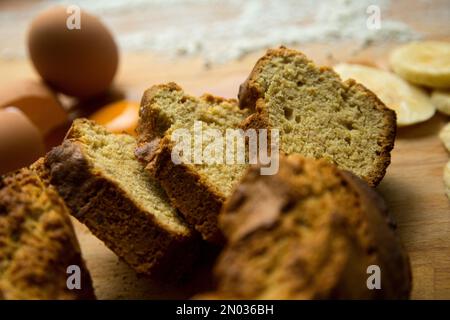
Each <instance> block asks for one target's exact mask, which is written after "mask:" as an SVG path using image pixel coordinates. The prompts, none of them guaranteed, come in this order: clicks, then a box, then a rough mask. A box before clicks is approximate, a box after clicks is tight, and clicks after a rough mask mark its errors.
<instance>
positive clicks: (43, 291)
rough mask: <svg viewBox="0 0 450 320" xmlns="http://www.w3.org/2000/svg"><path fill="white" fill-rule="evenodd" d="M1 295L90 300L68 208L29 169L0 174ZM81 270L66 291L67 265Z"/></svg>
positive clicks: (91, 292) (91, 295)
mask: <svg viewBox="0 0 450 320" xmlns="http://www.w3.org/2000/svg"><path fill="white" fill-rule="evenodd" d="M0 243H2V246H1V248H0V260H1V261H2V267H1V268H0V299H27V300H28V299H40V300H41V299H52V300H53V299H70V300H72V299H75V300H84V299H95V295H94V289H93V287H92V280H91V277H90V274H89V271H88V270H87V268H86V265H85V262H84V260H83V258H82V257H81V252H80V247H79V244H78V240H77V238H76V236H75V232H74V229H73V226H72V223H71V221H70V218H69V214H68V210H67V208H66V206H65V205H64V203H63V201H62V199H61V198H60V197H59V196H58V194H57V193H56V191H55V190H53V189H52V188H51V187H46V186H45V185H44V183H43V182H42V181H41V180H40V178H39V177H38V176H37V175H36V174H35V173H34V172H33V171H32V170H29V169H21V170H19V171H17V172H16V173H15V174H10V175H8V176H4V177H2V178H1V177H0ZM71 265H76V266H78V267H79V268H80V271H81V274H80V276H81V281H80V284H81V289H74V290H69V289H68V287H67V284H66V281H67V279H68V277H69V276H70V274H68V273H67V268H68V267H69V266H71Z"/></svg>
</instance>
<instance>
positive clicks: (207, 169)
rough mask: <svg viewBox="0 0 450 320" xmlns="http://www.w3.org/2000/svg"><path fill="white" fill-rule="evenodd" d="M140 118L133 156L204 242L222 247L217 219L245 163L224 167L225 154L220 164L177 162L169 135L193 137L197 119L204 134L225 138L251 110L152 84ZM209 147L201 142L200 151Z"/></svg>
mask: <svg viewBox="0 0 450 320" xmlns="http://www.w3.org/2000/svg"><path fill="white" fill-rule="evenodd" d="M139 114H140V120H139V125H138V128H137V132H138V135H139V148H138V149H137V150H136V155H137V157H138V158H140V159H141V160H142V161H144V163H146V164H147V169H148V170H149V171H150V172H151V173H152V174H153V175H154V176H155V177H156V179H157V180H158V181H159V182H160V183H161V186H162V187H163V188H164V190H165V191H166V193H167V195H168V196H169V197H170V198H171V200H172V203H173V204H174V206H175V207H177V208H178V209H179V210H180V212H181V213H182V214H183V216H184V217H185V218H186V220H187V221H188V222H189V224H191V225H192V226H194V227H195V229H197V230H198V231H199V232H200V233H201V234H202V236H203V238H204V239H206V240H207V241H209V242H212V243H221V242H222V240H223V239H222V235H221V232H220V231H219V230H218V228H217V215H218V213H219V212H220V209H221V207H222V203H223V201H224V200H225V198H226V197H227V196H228V195H229V194H230V192H231V189H232V187H233V185H234V183H235V182H236V181H238V179H239V178H240V177H241V175H242V174H243V172H244V170H245V168H246V165H243V164H234V165H231V164H225V159H224V156H225V155H223V157H222V160H223V161H222V162H221V163H210V164H208V163H205V162H206V161H204V162H203V163H197V164H195V163H194V162H195V161H194V160H193V159H188V160H191V162H192V163H186V162H184V163H179V164H175V163H174V162H173V161H172V157H171V155H172V150H173V148H174V145H175V142H174V139H172V133H173V132H174V131H175V130H177V129H185V130H188V132H189V133H191V134H194V123H195V121H198V122H201V124H202V130H204V131H206V130H208V129H217V130H219V132H221V134H224V133H225V130H226V129H233V128H237V127H238V126H239V124H240V123H241V122H242V121H243V120H244V119H245V118H246V116H248V115H249V112H248V111H247V110H240V109H239V107H238V105H237V101H236V100H234V99H230V100H226V99H223V98H217V97H213V96H211V95H208V94H206V95H203V96H202V97H200V98H195V97H192V96H189V95H187V94H185V93H184V92H183V90H182V89H181V88H180V87H179V86H178V85H176V84H175V83H169V84H164V85H157V86H153V87H152V88H150V89H148V90H147V91H146V92H145V93H144V96H143V99H142V102H141V108H140V112H139ZM209 142H211V141H209ZM207 143H208V140H207V139H206V138H205V139H204V140H203V144H202V146H201V147H202V150H201V151H204V150H205V147H206V144H207ZM192 156H193V155H192Z"/></svg>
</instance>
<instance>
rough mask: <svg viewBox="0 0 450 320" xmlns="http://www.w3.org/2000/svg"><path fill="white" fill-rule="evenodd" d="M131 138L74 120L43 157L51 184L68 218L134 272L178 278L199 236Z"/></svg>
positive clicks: (191, 258) (191, 257) (189, 261)
mask: <svg viewBox="0 0 450 320" xmlns="http://www.w3.org/2000/svg"><path fill="white" fill-rule="evenodd" d="M135 147H136V142H135V139H134V138H133V137H132V136H130V135H126V134H112V133H109V132H107V131H106V129H105V128H104V127H102V126H99V125H96V124H95V123H94V122H92V121H89V120H86V119H77V120H75V121H74V123H73V125H72V127H71V129H70V130H69V132H68V134H67V136H66V138H65V141H64V142H63V143H62V145H60V146H58V147H56V148H54V149H53V150H52V151H50V152H49V153H48V154H47V156H46V158H45V163H44V165H45V169H46V171H47V172H48V176H49V178H48V179H49V182H50V183H51V184H52V185H54V186H55V188H56V189H57V191H58V192H59V194H60V195H61V196H62V198H63V199H64V200H65V201H66V204H67V206H68V207H69V209H70V211H71V214H72V215H73V216H74V217H76V218H77V219H78V220H79V221H80V222H82V223H84V224H85V225H86V226H87V227H88V228H89V229H90V230H91V231H92V233H93V234H94V235H96V236H97V237H98V238H99V239H100V240H102V241H103V242H104V243H105V244H106V245H107V246H108V247H109V248H110V249H111V250H112V251H114V252H115V253H116V254H117V255H118V256H119V257H121V258H122V259H123V260H124V261H125V262H127V263H128V264H129V265H130V266H131V267H132V268H134V269H135V270H136V271H137V272H138V273H142V274H147V275H150V276H153V277H155V278H159V279H178V278H179V277H181V276H183V275H184V273H185V272H187V271H189V269H190V267H191V265H192V263H193V262H194V260H195V256H196V254H197V246H198V241H199V237H198V236H197V234H196V233H195V232H193V231H192V230H191V229H190V228H189V226H188V225H186V223H185V222H184V221H183V219H182V218H181V217H180V216H179V214H178V212H177V211H176V210H175V209H174V208H172V207H171V206H170V204H169V201H168V198H167V196H166V195H165V193H164V191H163V190H162V189H161V188H160V186H159V185H158V183H157V182H156V181H154V180H153V179H152V178H151V177H150V176H149V175H148V174H147V172H146V171H145V170H144V167H143V166H142V165H141V164H140V163H139V161H137V160H136V159H135V157H134V149H135Z"/></svg>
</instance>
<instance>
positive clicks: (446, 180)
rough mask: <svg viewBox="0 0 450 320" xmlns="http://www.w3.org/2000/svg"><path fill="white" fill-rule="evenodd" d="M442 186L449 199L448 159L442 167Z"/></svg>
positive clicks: (449, 167) (449, 171)
mask: <svg viewBox="0 0 450 320" xmlns="http://www.w3.org/2000/svg"><path fill="white" fill-rule="evenodd" d="M444 188H445V194H446V195H447V197H448V198H449V199H450V161H449V162H447V164H446V165H445V167H444Z"/></svg>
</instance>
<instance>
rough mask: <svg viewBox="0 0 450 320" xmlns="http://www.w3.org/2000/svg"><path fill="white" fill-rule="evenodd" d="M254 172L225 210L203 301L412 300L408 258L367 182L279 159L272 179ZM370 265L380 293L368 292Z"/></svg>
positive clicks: (315, 163) (315, 164) (323, 165)
mask: <svg viewBox="0 0 450 320" xmlns="http://www.w3.org/2000/svg"><path fill="white" fill-rule="evenodd" d="M258 170H259V167H258V166H254V167H251V168H250V169H249V170H248V172H247V174H246V175H245V176H244V178H243V179H242V180H241V182H240V184H239V185H237V186H236V188H235V190H234V192H233V194H232V196H231V197H230V198H229V199H227V201H226V202H225V204H224V206H223V210H222V212H221V214H220V216H219V224H220V227H221V228H222V230H223V232H224V234H225V237H226V239H227V244H226V246H225V248H224V250H223V251H222V253H221V256H220V257H219V259H218V262H217V264H216V266H215V274H216V281H217V291H216V292H213V293H212V294H211V295H209V296H208V295H205V296H203V297H214V296H216V297H221V296H228V297H233V298H234V299H407V298H409V295H410V292H411V282H412V280H411V267H410V262H409V258H408V255H407V253H406V252H405V250H404V248H403V246H402V244H401V243H400V240H399V238H398V237H397V236H396V235H395V232H394V225H395V224H394V223H393V221H392V219H391V218H390V216H389V215H388V212H387V210H386V205H385V204H384V201H383V199H382V198H381V197H380V196H379V195H378V194H377V193H376V192H375V191H374V190H373V189H372V188H370V187H369V186H368V185H367V184H366V183H365V182H364V181H362V180H361V179H360V178H358V177H356V176H355V175H353V174H352V173H350V172H346V171H343V170H340V169H338V168H337V167H336V166H335V165H333V164H330V163H327V162H326V161H325V160H323V159H322V160H315V159H308V158H304V157H301V156H299V155H292V156H289V157H287V158H286V157H281V158H280V170H279V172H278V174H276V175H274V176H261V175H259V172H258ZM262 194H263V195H264V196H261V195H262ZM319 199H321V200H319ZM371 265H376V266H379V267H380V270H381V274H380V275H381V289H380V290H369V289H368V288H367V284H366V281H367V279H368V278H369V276H370V275H371V274H370V273H367V272H366V268H367V267H369V266H371ZM199 298H202V296H199Z"/></svg>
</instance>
